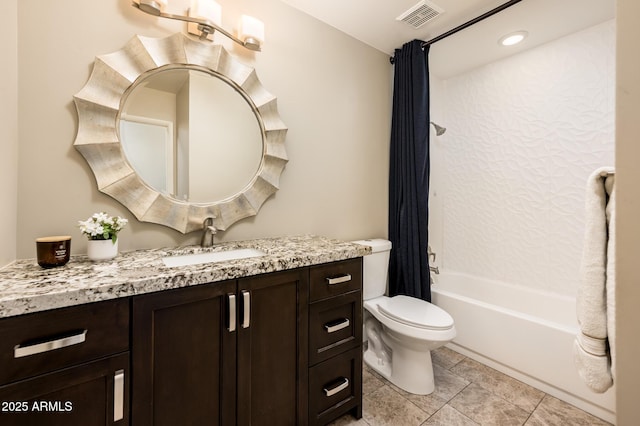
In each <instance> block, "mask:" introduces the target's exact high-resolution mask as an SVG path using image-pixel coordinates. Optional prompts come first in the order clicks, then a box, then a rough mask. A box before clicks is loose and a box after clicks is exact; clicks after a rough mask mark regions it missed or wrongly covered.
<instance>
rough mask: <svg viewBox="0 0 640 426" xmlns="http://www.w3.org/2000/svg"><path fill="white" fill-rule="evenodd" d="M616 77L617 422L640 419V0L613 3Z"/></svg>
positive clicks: (630, 423) (630, 422)
mask: <svg viewBox="0 0 640 426" xmlns="http://www.w3.org/2000/svg"><path fill="white" fill-rule="evenodd" d="M616 13H617V45H616V47H617V58H616V59H617V75H616V166H617V172H616V192H617V193H616V200H617V203H618V204H617V219H616V220H617V223H616V236H617V240H616V262H617V263H616V280H617V287H616V290H617V291H616V300H617V311H616V324H617V325H616V342H617V345H618V350H617V359H618V368H617V374H616V377H615V380H616V402H617V407H616V411H617V424H618V426H633V425H637V424H638V420H639V419H640V404H638V383H640V363H639V362H638V360H639V359H640V341H639V340H638V336H639V335H640V326H639V324H640V320H639V318H638V306H640V268H638V253H640V221H639V220H638V218H640V167H638V164H639V162H638V160H639V159H640V143H638V135H640V119H639V117H640V51H639V50H638V40H640V25H638V23H639V22H640V2H638V1H637V0H618V1H617V11H616Z"/></svg>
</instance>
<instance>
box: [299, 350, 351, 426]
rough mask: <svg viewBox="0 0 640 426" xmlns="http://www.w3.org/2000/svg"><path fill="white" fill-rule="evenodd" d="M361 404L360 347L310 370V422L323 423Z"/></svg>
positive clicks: (312, 423) (313, 423)
mask: <svg viewBox="0 0 640 426" xmlns="http://www.w3.org/2000/svg"><path fill="white" fill-rule="evenodd" d="M361 405H362V349H361V348H357V349H353V350H351V351H348V352H345V353H344V354H341V355H338V356H336V357H334V358H331V359H329V360H327V361H325V362H322V363H320V364H318V365H316V366H314V367H311V368H310V369H309V424H311V425H315V424H326V423H328V422H329V421H331V420H333V419H335V418H337V417H339V416H341V415H342V414H345V413H346V412H348V411H350V410H352V409H353V408H354V407H357V406H361Z"/></svg>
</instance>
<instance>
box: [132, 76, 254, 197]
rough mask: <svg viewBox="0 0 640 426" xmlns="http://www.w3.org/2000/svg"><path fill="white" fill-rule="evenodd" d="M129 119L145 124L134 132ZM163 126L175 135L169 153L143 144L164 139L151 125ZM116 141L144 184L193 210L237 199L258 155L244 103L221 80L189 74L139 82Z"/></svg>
mask: <svg viewBox="0 0 640 426" xmlns="http://www.w3.org/2000/svg"><path fill="white" fill-rule="evenodd" d="M131 116H135V117H137V119H136V121H137V122H140V121H145V120H144V119H146V125H145V126H142V125H138V126H137V128H136V131H135V132H134V131H133V130H132V128H131V127H132V125H131V124H130V123H131V121H132V118H131ZM162 122H169V123H170V124H171V127H172V128H173V130H171V131H169V132H170V135H171V141H170V143H169V144H168V146H169V147H170V149H169V152H164V148H163V146H164V144H165V142H163V141H161V140H155V139H154V140H149V139H148V137H147V136H148V135H149V134H151V133H156V134H158V136H160V137H162V136H161V133H162V132H164V133H162V134H164V135H166V132H167V130H166V127H165V129H163V130H162V131H161V130H160V129H159V128H155V129H154V128H153V127H154V126H153V125H151V123H153V124H156V125H157V124H159V123H162ZM140 128H145V129H146V130H147V132H146V133H145V135H146V136H143V134H142V133H141V132H140V131H139V130H140ZM120 138H121V142H122V145H123V147H124V151H125V155H126V156H127V159H128V161H129V163H130V164H131V165H132V167H133V168H134V169H135V170H136V172H137V173H138V174H139V175H140V177H141V178H142V179H143V180H144V181H145V182H146V183H147V184H148V185H150V186H151V187H153V188H154V189H156V190H157V191H159V192H162V193H165V194H167V195H170V196H172V197H173V198H176V199H180V200H187V201H190V202H196V203H207V202H212V201H217V200H222V199H226V198H229V197H231V196H233V195H234V194H236V193H238V192H240V191H241V190H242V189H244V188H245V187H246V186H247V185H248V184H249V183H250V182H251V180H252V179H253V178H254V176H255V175H256V173H257V171H258V169H259V167H260V164H261V161H262V154H263V143H262V129H261V128H260V125H259V122H258V120H257V117H256V115H255V113H254V112H253V109H252V108H251V106H250V104H249V103H248V101H247V100H246V99H245V98H244V97H243V96H240V95H239V93H238V92H237V91H236V90H235V89H234V88H233V87H232V86H230V85H229V84H228V83H227V82H225V81H224V80H221V79H219V78H217V77H216V76H214V75H211V74H209V73H206V72H204V71H199V70H194V69H180V70H178V69H169V70H161V71H159V72H156V73H153V74H152V75H150V76H149V77H147V78H145V79H144V80H142V81H141V82H140V83H138V84H137V85H136V87H135V88H134V89H133V91H132V92H131V94H130V95H129V97H128V98H127V100H126V103H125V105H124V107H123V113H122V115H121V120H120ZM163 182H164V183H163Z"/></svg>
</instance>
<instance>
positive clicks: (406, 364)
mask: <svg viewBox="0 0 640 426" xmlns="http://www.w3.org/2000/svg"><path fill="white" fill-rule="evenodd" d="M363 359H364V362H365V363H366V364H367V365H368V366H369V367H371V368H372V369H373V370H374V371H376V372H377V373H378V374H380V375H381V376H382V377H384V378H385V379H387V380H389V381H390V382H391V383H393V384H394V385H396V386H397V387H399V388H400V389H402V390H405V391H407V392H409V393H412V394H415V395H429V394H430V393H432V392H433V391H434V390H435V381H434V377H433V364H432V363H431V351H426V352H417V351H412V350H407V349H406V348H398V347H396V348H392V353H391V362H390V363H389V362H386V363H385V362H380V360H379V359H378V357H377V356H376V354H375V353H374V352H373V351H371V350H369V349H367V351H366V352H365V353H364V358H363Z"/></svg>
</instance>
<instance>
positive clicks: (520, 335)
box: [431, 271, 615, 423]
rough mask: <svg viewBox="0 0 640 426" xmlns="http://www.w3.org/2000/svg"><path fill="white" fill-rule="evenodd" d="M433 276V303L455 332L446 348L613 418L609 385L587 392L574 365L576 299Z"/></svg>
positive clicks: (460, 276) (448, 274)
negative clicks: (599, 391) (598, 391)
mask: <svg viewBox="0 0 640 426" xmlns="http://www.w3.org/2000/svg"><path fill="white" fill-rule="evenodd" d="M433 278H434V284H433V285H432V287H431V298H432V302H433V303H434V304H435V305H437V306H440V307H441V308H443V309H444V310H446V311H447V312H448V313H449V314H450V315H451V316H452V317H453V320H454V321H455V325H456V330H457V332H458V335H457V337H456V338H455V339H454V340H453V342H452V343H450V344H449V345H448V346H449V347H450V348H451V349H453V350H455V351H457V352H460V353H462V354H464V355H466V356H468V357H469V358H472V359H475V360H477V361H479V362H481V363H483V364H486V365H488V366H490V367H492V368H495V369H496V370H499V371H502V372H503V373H505V374H508V375H509V376H511V377H514V378H516V379H518V380H520V381H522V382H524V383H527V384H529V385H531V386H534V387H536V388H538V389H540V390H542V391H544V392H546V393H548V394H550V395H553V396H555V397H556V398H558V399H561V400H563V401H566V402H568V403H570V404H572V405H575V406H576V407H579V408H581V409H582V410H584V411H587V412H589V413H591V414H593V415H595V416H597V417H600V418H602V419H604V420H606V421H608V422H611V423H614V422H615V390H614V388H611V389H609V390H608V391H607V392H605V393H604V394H596V393H593V392H591V391H590V390H589V388H587V386H586V385H584V384H583V383H582V381H581V379H580V377H578V373H577V372H576V368H575V366H574V364H573V341H574V338H575V335H576V332H577V330H578V323H577V320H576V314H575V312H576V310H575V298H572V297H567V296H562V295H557V294H553V293H549V292H543V291H536V290H533V289H529V288H526V287H521V286H516V285H512V284H508V283H503V282H499V281H493V280H488V279H483V278H479V277H475V276H471V275H467V274H462V273H456V272H448V271H442V272H441V273H440V275H434V276H433Z"/></svg>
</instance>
